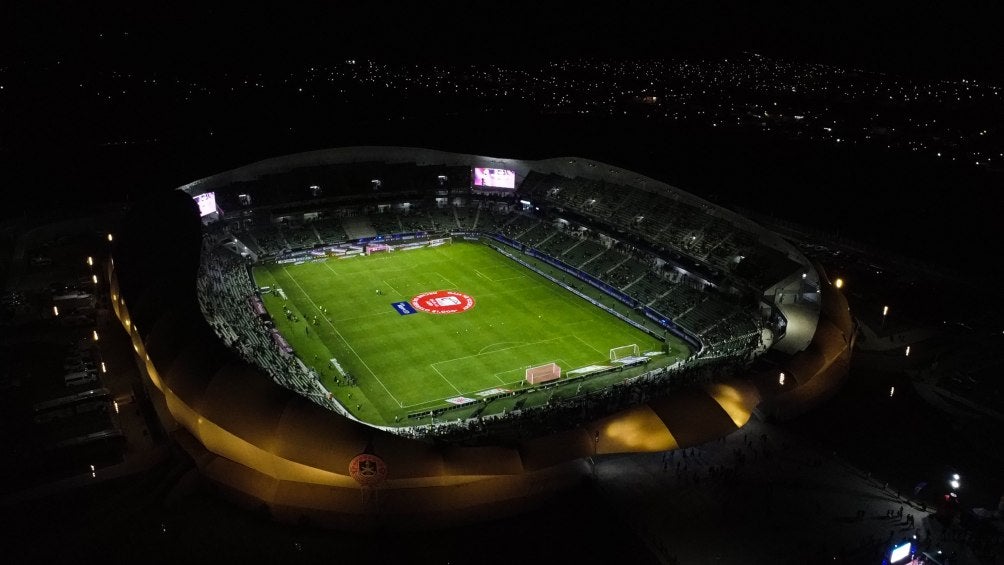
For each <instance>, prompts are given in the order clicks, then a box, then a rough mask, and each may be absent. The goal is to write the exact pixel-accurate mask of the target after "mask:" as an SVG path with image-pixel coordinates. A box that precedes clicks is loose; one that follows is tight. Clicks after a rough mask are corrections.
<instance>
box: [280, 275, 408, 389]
mask: <svg viewBox="0 0 1004 565" xmlns="http://www.w3.org/2000/svg"><path fill="white" fill-rule="evenodd" d="M282 270H283V271H285V272H286V276H288V277H289V278H290V280H291V281H293V284H295V285H296V286H297V288H299V289H300V292H302V293H303V296H304V297H305V298H306V299H307V300H308V301H309V302H310V303H311V304H313V305H314V308H317V309H318V310H320V307H319V306H318V305H317V303H316V302H314V299H312V298H311V297H310V295H309V294H307V291H306V290H303V287H302V286H300V282H299V281H297V280H296V279H295V278H293V277H292V276H291V275H290V274H289V271H288V270H286V267H283V268H282ZM324 321H325V322H327V323H328V325H329V326H331V329H332V330H333V331H334V332H335V335H337V336H338V339H340V340H342V341H343V342H344V343H345V346H346V347H348V348H349V351H351V352H352V353H353V354H354V355H355V356H356V358H357V359H359V362H360V363H362V364H363V367H366V370H367V371H369V372H370V374H371V375H373V378H374V379H376V381H377V382H378V383H380V386H382V387H383V389H384V390H385V391H387V394H389V395H390V397H391V398H392V399H394V402H397V405H398V406H402V404H401V401H400V400H398V399H397V397H395V396H394V393H392V392H391V391H390V390H389V389H388V388H387V387H386V386H385V385H384V384H383V381H381V380H380V377H378V376H377V375H376V373H374V372H373V369H370V366H369V365H367V364H366V361H365V360H364V359H363V358H362V357H360V356H359V354H358V353H356V350H355V348H354V347H352V344H351V343H349V342H348V340H346V339H345V338H344V337H343V336H342V334H341V332H339V331H338V328H336V327H335V325H334V324H332V323H331V320H329V319H327V318H325V319H324Z"/></svg>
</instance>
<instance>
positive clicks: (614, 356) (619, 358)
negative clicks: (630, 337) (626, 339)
mask: <svg viewBox="0 0 1004 565" xmlns="http://www.w3.org/2000/svg"><path fill="white" fill-rule="evenodd" d="M647 360H648V358H647V357H645V356H644V355H642V354H641V352H640V351H639V349H638V344H636V343H632V344H631V345H622V346H620V347H614V348H613V349H611V350H610V362H611V363H618V364H621V365H634V364H637V363H641V362H644V361H647Z"/></svg>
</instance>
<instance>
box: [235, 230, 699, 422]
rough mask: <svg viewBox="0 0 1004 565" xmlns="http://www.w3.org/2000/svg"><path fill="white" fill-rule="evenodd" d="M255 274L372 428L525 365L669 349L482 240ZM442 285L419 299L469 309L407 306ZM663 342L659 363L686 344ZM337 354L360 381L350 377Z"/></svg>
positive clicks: (270, 301)
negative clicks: (632, 349)
mask: <svg viewBox="0 0 1004 565" xmlns="http://www.w3.org/2000/svg"><path fill="white" fill-rule="evenodd" d="M254 278H255V282H256V284H257V285H258V286H259V287H264V286H270V287H273V288H278V289H281V294H280V293H279V292H276V293H265V294H264V295H263V301H264V303H265V307H266V309H267V310H268V312H269V314H270V315H271V316H272V318H273V320H274V322H275V324H276V327H277V328H278V329H279V331H280V332H281V333H282V334H283V336H284V337H285V338H286V339H287V341H288V342H289V343H290V345H291V346H292V347H293V348H294V349H295V351H296V354H297V355H298V356H299V358H300V359H301V360H302V361H303V362H304V363H305V364H306V365H307V366H309V367H313V368H314V369H316V371H317V373H318V374H320V375H321V383H322V384H323V385H324V387H325V388H327V389H328V390H330V391H331V392H332V393H333V394H334V396H335V397H336V398H337V399H338V400H339V401H340V402H341V403H342V404H343V405H345V406H346V408H348V409H349V410H350V411H351V412H352V413H353V414H355V415H356V416H357V417H358V418H360V419H361V420H365V421H368V422H370V423H373V424H377V425H395V422H396V421H397V420H400V423H399V424H398V425H406V424H407V423H408V422H406V421H405V419H406V416H407V415H408V414H411V413H416V412H420V411H423V410H429V409H434V408H439V407H444V406H449V405H451V401H452V403H457V402H464V401H463V400H458V399H465V398H466V399H472V400H479V399H480V398H481V396H479V395H478V393H485V392H486V391H492V390H497V389H507V390H517V389H519V388H521V387H523V386H524V374H525V369H526V368H527V367H529V366H535V365H540V364H544V363H549V362H555V363H557V364H558V365H559V366H560V367H561V369H562V373H563V377H562V379H565V378H566V377H565V375H567V373H568V371H570V370H573V369H577V368H582V367H586V366H589V365H593V364H597V365H608V364H609V351H610V349H611V348H613V347H618V346H624V345H629V344H637V345H638V347H639V348H640V351H642V352H646V351H663V350H664V345H663V342H662V340H660V339H656V338H654V337H651V336H649V335H648V334H646V333H645V332H642V331H640V330H638V329H636V328H634V327H632V326H630V325H628V324H626V323H624V322H623V321H621V320H619V319H618V318H616V317H615V316H613V315H611V314H609V313H607V312H604V311H603V310H601V309H599V308H597V307H596V306H594V305H592V304H590V303H589V302H587V301H586V300H583V299H582V298H580V297H578V296H576V295H574V294H573V293H571V292H569V291H567V290H565V289H563V288H561V287H560V286H558V285H556V284H554V283H552V282H551V281H549V280H547V279H546V278H544V277H542V276H540V275H538V274H537V273H534V272H533V271H531V270H529V269H526V268H525V267H523V266H521V265H519V264H518V263H516V262H515V261H513V260H511V259H509V258H507V257H505V256H503V255H502V254H500V253H498V252H497V251H495V250H494V249H492V248H490V247H488V246H486V245H482V244H477V243H466V242H463V243H461V242H458V243H453V244H450V245H443V246H439V247H431V248H422V249H415V250H410V251H393V252H387V253H377V254H373V255H370V256H357V257H353V258H349V259H337V258H330V259H327V260H322V261H319V262H308V263H303V264H300V265H279V264H271V265H261V266H257V267H255V269H254ZM435 291H452V292H454V293H455V294H447V293H442V294H440V295H434V296H429V297H427V298H426V299H425V300H424V301H422V302H421V304H429V305H431V308H432V309H436V308H441V309H443V310H463V311H458V312H455V313H430V312H426V311H423V310H421V309H416V308H413V307H412V306H411V304H412V299H413V298H415V297H416V296H418V295H421V294H423V293H429V292H435ZM282 295H285V298H283V296H282ZM468 297H469V298H470V299H473V302H472V303H468V302H467V298H468ZM401 303H404V304H401ZM284 307H285V308H286V309H288V310H289V312H290V314H289V315H287V314H286V312H285V310H284ZM464 308H468V309H466V310H464ZM314 316H317V320H316V322H315V321H314ZM297 319H298V320H297ZM668 339H669V341H670V345H671V353H672V355H662V356H659V357H657V358H656V359H658V364H659V365H662V364H668V363H670V362H672V361H673V360H675V359H677V358H681V357H685V356H686V355H687V354H688V353H689V351H688V350H687V349H686V346H685V345H684V344H683V342H682V341H680V340H678V339H676V338H675V337H673V336H670V337H669V338H668ZM331 359H337V362H338V365H340V366H341V368H342V369H343V370H344V371H346V372H348V373H349V374H351V375H352V376H353V377H354V378H355V381H356V382H355V385H353V386H349V385H346V384H345V379H344V378H343V377H342V376H341V374H340V372H339V371H338V370H337V369H336V368H335V367H334V365H332V364H330V361H329V360H331ZM650 366H652V365H651V364H650ZM336 379H337V382H336ZM525 386H529V385H525ZM412 423H415V422H412Z"/></svg>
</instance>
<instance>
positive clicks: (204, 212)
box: [192, 192, 216, 217]
mask: <svg viewBox="0 0 1004 565" xmlns="http://www.w3.org/2000/svg"><path fill="white" fill-rule="evenodd" d="M192 199H193V200H195V203H196V204H198V206H199V216H200V217H206V216H208V215H210V214H212V213H213V212H215V211H216V193H215V192H204V193H202V194H200V195H198V196H193V197H192Z"/></svg>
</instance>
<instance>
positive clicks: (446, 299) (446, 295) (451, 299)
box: [411, 290, 474, 314]
mask: <svg viewBox="0 0 1004 565" xmlns="http://www.w3.org/2000/svg"><path fill="white" fill-rule="evenodd" d="M411 305H412V307H414V308H415V309H416V310H421V311H422V312H428V313H430V314H459V313H460V312H466V311H468V310H470V309H471V308H474V299H473V298H471V297H470V296H468V295H466V294H464V293H462V292H454V291H452V290H434V291H432V292H423V293H422V294H419V295H418V296H416V297H414V298H412V299H411Z"/></svg>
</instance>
